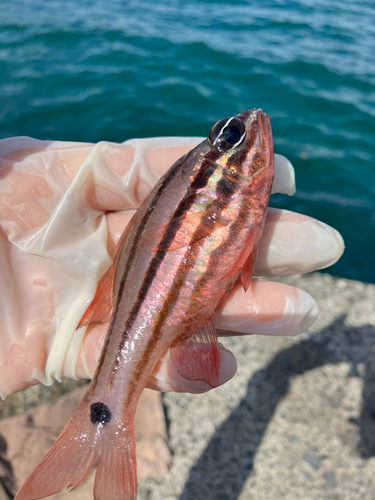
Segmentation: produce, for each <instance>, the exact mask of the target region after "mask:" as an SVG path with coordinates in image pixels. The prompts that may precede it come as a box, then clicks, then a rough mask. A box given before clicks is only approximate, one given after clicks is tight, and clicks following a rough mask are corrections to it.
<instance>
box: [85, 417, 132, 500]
mask: <svg viewBox="0 0 375 500" xmlns="http://www.w3.org/2000/svg"><path fill="white" fill-rule="evenodd" d="M109 425H110V426H111V428H108V430H107V429H106V434H105V439H104V438H103V441H102V451H101V455H100V459H99V463H98V468H97V470H96V477H95V485H94V498H95V500H109V499H110V500H135V499H136V498H137V461H136V455H135V439H134V432H133V423H129V424H127V425H126V426H125V425H122V424H117V425H116V423H110V424H109Z"/></svg>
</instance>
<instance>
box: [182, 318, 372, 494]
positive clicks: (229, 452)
mask: <svg viewBox="0 0 375 500" xmlns="http://www.w3.org/2000/svg"><path fill="white" fill-rule="evenodd" d="M374 338H375V328H374V327H373V326H371V325H368V326H365V327H358V328H355V327H348V326H347V325H346V324H345V316H343V317H340V318H338V319H337V320H336V321H335V322H333V323H332V324H331V325H329V326H328V327H327V328H325V329H324V330H322V331H321V332H319V333H317V334H316V335H314V336H313V337H312V338H310V339H308V340H306V341H303V342H300V343H299V344H295V345H293V346H292V347H290V348H289V349H285V350H284V351H282V352H280V353H278V354H277V355H276V356H275V357H274V359H273V360H272V361H271V362H270V363H269V365H268V366H267V367H266V368H265V369H264V370H260V371H258V372H256V373H255V374H254V375H253V377H252V378H251V379H250V380H249V383H248V388H247V393H246V396H245V397H244V398H243V399H242V400H241V402H240V403H239V405H238V406H237V407H236V408H235V409H234V410H233V411H232V413H231V415H230V417H229V418H228V419H227V420H226V421H225V422H224V423H223V424H222V425H221V426H220V427H219V428H218V429H217V431H216V432H215V434H214V435H213V437H212V439H211V441H210V442H209V443H208V445H207V447H206V449H205V450H204V452H203V453H202V455H201V456H200V458H199V459H198V461H197V463H196V465H195V466H194V467H193V468H192V469H191V472H190V476H189V478H188V480H187V482H186V484H185V487H184V490H183V492H182V494H181V496H180V500H191V499H192V498H194V500H211V499H212V500H227V499H228V498H231V499H236V498H238V496H239V494H240V492H241V490H242V488H243V486H244V484H245V481H246V480H247V479H248V477H249V476H250V475H251V473H252V470H253V463H254V458H255V455H256V453H257V450H258V447H259V445H260V443H261V442H262V439H263V435H264V433H265V431H266V429H267V426H268V424H269V422H270V421H271V419H272V416H273V413H274V411H275V409H276V407H277V405H278V404H279V402H280V401H281V400H282V399H283V398H284V396H285V395H286V394H287V393H288V391H289V385H290V381H291V380H292V378H293V377H295V376H298V375H302V374H303V373H305V372H307V371H309V370H312V369H314V368H317V367H320V366H323V365H327V364H335V363H341V362H349V363H351V364H352V375H353V376H358V374H359V375H361V376H362V377H363V379H364V389H363V407H362V413H361V416H360V418H359V419H358V420H357V421H356V422H355V423H356V424H357V425H358V426H359V431H360V442H359V445H358V453H359V454H360V455H361V456H362V458H369V457H371V456H374V455H375V397H374V396H375V359H374V358H375V353H374V351H373V350H372V349H371V348H370V346H372V345H373V344H374ZM333 339H335V342H333ZM366 346H368V349H366ZM358 347H360V348H358ZM364 352H365V353H366V354H363V353H364ZM244 435H246V436H247V437H246V440H244V438H243V436H244ZM228 456H229V457H231V460H230V461H228Z"/></svg>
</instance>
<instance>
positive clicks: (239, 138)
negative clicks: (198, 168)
mask: <svg viewBox="0 0 375 500" xmlns="http://www.w3.org/2000/svg"><path fill="white" fill-rule="evenodd" d="M206 148H207V149H206V151H207V150H208V152H207V157H209V158H210V159H212V160H214V161H215V163H218V164H220V165H221V166H222V167H225V168H228V169H230V170H231V171H233V172H236V173H238V174H241V175H245V176H249V177H252V176H253V175H254V174H256V173H257V172H258V171H260V170H262V171H263V174H265V175H269V176H270V178H271V179H272V178H273V170H274V154H273V141H272V129H271V122H270V118H269V116H268V115H267V114H266V113H264V112H263V111H262V110H261V109H255V108H254V109H251V110H249V111H245V112H244V113H241V114H239V115H236V116H233V117H231V118H224V119H223V120H220V121H218V122H217V123H216V124H215V125H214V126H213V127H212V129H211V132H210V134H209V137H208V139H207V143H206ZM264 169H265V170H264Z"/></svg>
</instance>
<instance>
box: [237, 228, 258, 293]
mask: <svg viewBox="0 0 375 500" xmlns="http://www.w3.org/2000/svg"><path fill="white" fill-rule="evenodd" d="M259 242H260V238H259V237H258V238H257V240H256V241H255V243H254V245H253V246H252V248H251V250H250V253H249V255H248V257H247V259H246V261H245V262H244V264H243V266H242V267H241V283H242V286H243V288H244V290H245V292H247V290H248V289H249V286H250V283H251V277H252V275H253V274H254V270H255V264H256V260H257V255H258V248H259Z"/></svg>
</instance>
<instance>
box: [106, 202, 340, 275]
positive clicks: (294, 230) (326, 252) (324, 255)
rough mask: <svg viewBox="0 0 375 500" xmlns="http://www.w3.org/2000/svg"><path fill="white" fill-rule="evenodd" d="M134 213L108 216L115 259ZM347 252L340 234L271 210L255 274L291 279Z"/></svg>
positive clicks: (109, 245) (292, 214)
mask: <svg viewBox="0 0 375 500" xmlns="http://www.w3.org/2000/svg"><path fill="white" fill-rule="evenodd" d="M133 213H134V211H127V212H117V213H109V214H107V226H108V238H107V250H108V253H109V255H110V256H111V257H113V256H114V253H115V250H116V246H117V242H118V241H119V239H120V237H121V234H122V233H123V231H124V229H125V227H126V226H127V224H128V223H129V221H130V219H131V217H132V216H133ZM343 251H344V242H343V239H342V237H341V235H340V233H339V232H337V231H336V230H335V229H333V228H332V227H330V226H328V225H327V224H324V223H323V222H319V221H318V220H316V219H312V218H311V217H307V216H306V215H302V214H297V213H295V212H289V211H288V210H279V209H275V208H269V209H268V212H267V220H266V224H265V227H264V230H263V235H262V240H261V243H260V247H259V252H258V258H257V263H256V268H255V274H256V275H258V276H290V275H294V274H303V273H310V272H312V271H316V270H318V269H323V268H324V267H328V266H331V265H332V264H334V263H335V262H336V261H337V260H338V259H339V258H340V256H341V255H342V253H343Z"/></svg>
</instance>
